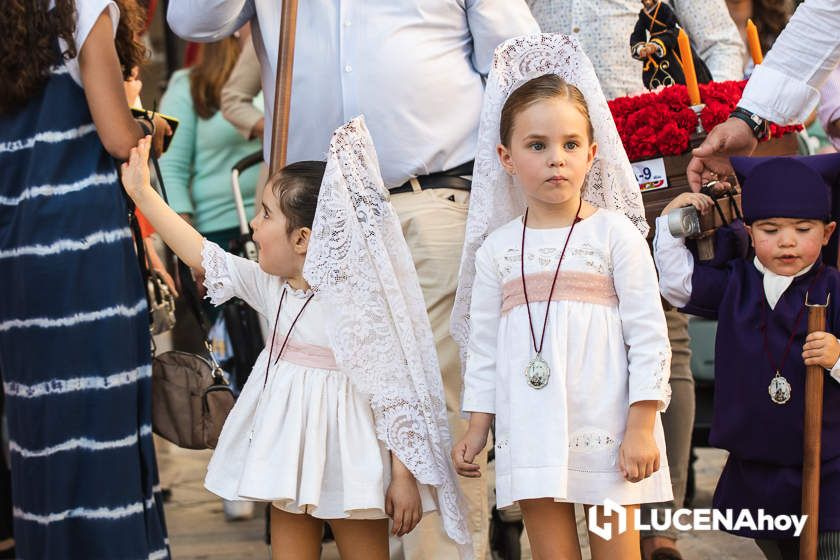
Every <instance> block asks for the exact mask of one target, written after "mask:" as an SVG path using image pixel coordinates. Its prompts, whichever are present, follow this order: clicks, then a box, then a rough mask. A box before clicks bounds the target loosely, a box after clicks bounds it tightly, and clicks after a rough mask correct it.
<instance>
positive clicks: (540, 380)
mask: <svg viewBox="0 0 840 560" xmlns="http://www.w3.org/2000/svg"><path fill="white" fill-rule="evenodd" d="M582 206H583V199H581V200H580V203H578V209H577V212H575V219H574V220H573V221H572V227H571V228H569V233H568V234H567V235H566V242H565V243H564V244H563V251H562V252H561V253H560V260H558V261H557V269H556V270H555V271H554V279H553V280H552V281H551V290H550V291H549V292H548V300H547V301H546V305H545V318H544V319H543V328H542V335H540V343H539V345H537V335H536V333H534V323H533V320H532V319H531V302H530V301H529V300H528V287H527V286H526V282H525V230H526V226H527V225H528V209H527V208H526V209H525V216H524V217H523V218H522V250H521V251H520V255H519V265H520V270H521V275H522V293H523V294H524V295H525V308H526V309H527V310H528V328H529V329H530V331H531V342H533V343H534V351H535V352H536V353H537V355H536V356H534V357H533V358H531V361H530V362H528V367H526V368H525V379H526V380H527V381H528V385H530V386H531V387H533V388H534V389H542V388H543V387H545V386H546V385H548V378H549V377H550V376H551V368H550V367H549V366H548V362H546V361H545V360H544V359H543V357H542V349H543V343H544V342H545V331H546V327H547V326H548V311H549V309H550V308H551V297H552V296H553V295H554V286H555V285H556V284H557V276H558V275H559V274H560V264H561V263H562V262H563V257H564V256H565V255H566V248H567V247H568V246H569V239H571V238H572V232H573V231H575V225H577V223H578V222H579V221H580V209H581V207H582Z"/></svg>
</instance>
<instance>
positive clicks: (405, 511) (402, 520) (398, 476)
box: [385, 456, 423, 537]
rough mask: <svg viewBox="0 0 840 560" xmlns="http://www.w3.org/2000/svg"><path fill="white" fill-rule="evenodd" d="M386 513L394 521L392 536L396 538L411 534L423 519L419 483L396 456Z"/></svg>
mask: <svg viewBox="0 0 840 560" xmlns="http://www.w3.org/2000/svg"><path fill="white" fill-rule="evenodd" d="M385 513H386V514H387V515H388V517H390V518H391V519H392V520H393V521H394V523H393V525H392V527H391V534H392V535H394V536H395V537H402V536H403V535H405V534H407V533H410V532H411V531H412V530H413V529H414V528H415V527H416V526H417V524H418V523H420V520H421V519H422V518H423V503H422V501H421V500H420V491H419V490H418V489H417V481H416V480H415V479H414V475H413V474H411V471H410V470H408V468H406V466H405V465H403V464H402V463H401V462H400V460H399V459H397V458H396V457H395V456H392V459H391V484H389V485H388V492H386V494H385Z"/></svg>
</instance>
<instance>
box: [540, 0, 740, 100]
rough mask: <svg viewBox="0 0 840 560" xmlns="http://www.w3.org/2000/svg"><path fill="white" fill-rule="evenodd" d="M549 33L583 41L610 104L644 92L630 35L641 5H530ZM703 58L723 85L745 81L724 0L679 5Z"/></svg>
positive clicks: (591, 1) (623, 1)
mask: <svg viewBox="0 0 840 560" xmlns="http://www.w3.org/2000/svg"><path fill="white" fill-rule="evenodd" d="M526 2H527V4H528V5H529V6H530V7H531V11H532V12H533V14H534V17H535V18H536V20H537V22H538V23H539V25H540V27H541V28H542V30H543V31H544V32H546V33H564V34H566V35H573V36H574V37H576V38H577V39H578V41H580V44H581V45H582V46H583V50H584V52H586V54H587V56H588V57H589V59H590V60H591V61H592V66H594V67H595V73H596V74H597V75H598V81H600V82H601V89H603V90H604V95H605V96H606V97H607V99H613V98H615V97H621V96H624V95H630V94H633V93H639V92H642V91H646V90H645V86H644V82H642V63H641V62H640V61H638V60H636V59H635V58H633V57H632V56H631V55H630V34H631V33H632V32H633V27H634V26H635V25H636V21H637V20H638V19H639V12H640V11H641V10H642V3H641V2H639V0H526ZM669 5H670V6H671V7H673V8H674V13H675V14H676V16H677V18H678V19H679V20H680V25H682V26H683V27H684V28H685V30H686V33H688V35H689V37H690V38H691V43H692V45H693V46H694V49H695V50H696V51H697V54H698V55H699V56H700V57H701V58H702V59H703V61H704V62H705V63H706V66H708V67H709V71H710V72H711V73H712V77H713V78H714V79H715V80H717V81H725V80H740V79H742V78H743V77H744V54H743V53H744V50H745V48H744V43H743V41H742V40H741V36H740V35H739V34H738V28H737V27H736V26H735V22H733V21H732V18H731V17H729V11H728V10H727V8H726V3H725V1H724V0H673V1H671V2H669Z"/></svg>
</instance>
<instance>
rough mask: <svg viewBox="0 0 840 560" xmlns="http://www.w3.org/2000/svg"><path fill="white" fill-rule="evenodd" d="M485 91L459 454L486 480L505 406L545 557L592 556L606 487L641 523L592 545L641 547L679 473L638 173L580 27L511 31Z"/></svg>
mask: <svg viewBox="0 0 840 560" xmlns="http://www.w3.org/2000/svg"><path fill="white" fill-rule="evenodd" d="M535 76H536V77H535ZM561 76H562V77H561ZM487 90H488V93H487V94H486V95H487V101H486V102H485V107H484V109H485V111H484V113H483V115H482V119H483V120H482V124H481V128H480V131H479V138H480V140H479V153H478V157H477V159H476V170H477V172H476V176H474V179H473V190H472V197H473V198H472V200H471V202H470V218H469V219H468V225H467V241H466V247H465V260H464V261H463V264H462V282H461V287H460V289H459V302H458V304H457V305H459V306H460V307H457V308H456V310H455V315H454V317H453V319H454V322H453V334H455V336H456V337H457V338H458V339H459V340H460V341H461V342H465V341H467V340H468V343H467V344H466V354H467V358H466V372H465V389H464V397H463V410H464V411H465V412H468V413H470V423H469V430H468V432H467V434H466V435H465V436H464V437H463V439H462V440H461V441H460V442H458V443H457V444H456V445H455V447H454V448H453V460H454V461H455V466H456V468H457V469H458V472H459V473H460V474H461V475H462V476H468V477H477V476H481V473H480V472H479V469H478V466H477V465H475V464H473V458H474V457H475V455H476V454H477V453H478V452H479V451H480V450H481V449H482V448H483V447H484V446H485V445H486V443H487V439H488V431H489V430H490V427H491V423H492V422H493V420H494V419H495V455H496V501H497V506H498V507H500V508H505V507H509V506H511V505H513V504H514V503H518V504H519V506H520V507H521V509H522V513H523V516H524V521H525V526H526V528H527V531H528V537H529V539H530V541H531V548H532V550H533V552H534V557H535V558H580V548H579V543H578V538H577V528H576V524H575V513H574V504H575V503H579V504H585V505H587V506H590V505H594V506H598V507H597V508H596V510H594V511H596V512H597V517H598V520H599V524H600V526H603V521H605V520H607V519H606V518H605V517H604V516H605V512H604V510H603V506H604V503H605V500H612V501H614V502H616V503H618V504H622V505H625V506H628V508H629V511H628V513H627V519H628V520H630V526H629V530H628V531H627V532H625V533H621V534H616V531H613V533H612V538H611V539H610V540H605V539H603V538H601V537H600V536H598V535H596V534H595V533H593V532H591V531H590V534H589V536H590V544H591V550H592V557H593V558H594V559H599V558H600V559H613V558H621V559H631V558H639V534H638V531H637V530H635V529H634V528H633V523H632V520H633V519H634V513H633V512H634V511H635V509H636V508H637V504H639V503H642V502H661V501H665V500H668V499H670V498H671V485H670V478H669V474H668V467H667V460H666V455H665V443H664V438H663V433H662V425H661V422H660V419H659V412H660V411H661V410H663V409H664V408H665V407H666V406H667V404H668V401H669V396H670V392H669V385H668V372H669V362H670V347H669V344H668V337H667V331H666V325H665V317H664V314H663V312H662V306H661V304H660V300H659V293H658V292H657V279H656V272H655V270H654V266H653V261H652V259H651V255H650V252H649V249H648V246H647V244H646V242H645V239H644V236H643V235H642V232H641V231H640V230H642V231H646V226H645V224H644V218H643V209H642V206H641V197H640V195H639V192H638V184H637V183H636V181H635V178H634V176H633V174H632V170H631V168H630V164H629V161H628V160H627V156H626V155H625V153H624V151H623V148H621V143H620V140H619V138H618V135H617V132H616V129H615V125H614V123H613V121H612V117H611V116H610V115H609V110H608V109H607V105H606V101H605V99H604V97H603V94H602V93H601V90H600V87H599V86H598V83H597V79H596V78H595V74H594V71H593V70H592V66H591V64H590V63H589V61H588V59H586V57H585V55H584V54H583V52H582V51H581V49H580V47H579V46H578V44H577V42H576V41H574V40H573V39H570V38H568V37H564V36H559V35H537V36H532V37H527V38H518V39H514V40H511V41H508V42H507V43H505V44H503V45H502V46H500V47H499V49H497V51H496V60H495V64H494V68H493V69H492V70H491V74H490V77H489V79H488V86H487ZM510 92H512V93H510ZM508 94H509V96H508ZM502 104H503V105H502ZM490 158H494V159H495V162H494V161H492V160H491V159H490ZM523 211H524V215H522V213H523ZM628 218H629V219H628ZM505 222H506V223H505ZM634 222H635V223H634ZM497 225H499V226H500V227H498V229H496V227H497ZM494 230H495V231H494ZM491 231H492V233H490V232H491ZM488 233H489V235H487V234H488ZM485 236H486V239H485ZM482 241H483V243H482ZM479 246H480V247H479ZM476 247H479V248H478V249H477V250H476ZM473 259H474V260H473ZM473 262H474V264H473ZM465 304H469V308H468V309H469V316H468V319H467V318H466V315H465V311H464V305H465ZM465 335H466V336H465ZM586 509H587V515H589V514H590V513H591V512H590V510H589V508H588V507H587V508H586ZM616 521H617V519H612V527H613V528H614V529H615V528H617V526H618V524H617V522H616ZM590 526H591V525H590Z"/></svg>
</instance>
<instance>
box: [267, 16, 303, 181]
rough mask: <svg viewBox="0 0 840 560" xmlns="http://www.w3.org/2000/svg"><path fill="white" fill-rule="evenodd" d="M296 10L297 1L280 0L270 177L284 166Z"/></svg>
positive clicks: (293, 60) (293, 59) (293, 58)
mask: <svg viewBox="0 0 840 560" xmlns="http://www.w3.org/2000/svg"><path fill="white" fill-rule="evenodd" d="M297 9H298V0H283V6H282V8H281V13H280V40H279V44H278V47H277V81H276V82H275V84H274V112H273V113H272V121H271V122H272V127H271V152H270V154H271V156H270V159H269V163H268V176H269V177H271V176H272V175H274V172H275V171H277V170H278V169H281V168H282V167H283V166H284V165H286V147H287V145H288V139H289V108H290V107H291V105H292V71H293V69H294V64H295V32H296V30H297Z"/></svg>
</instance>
